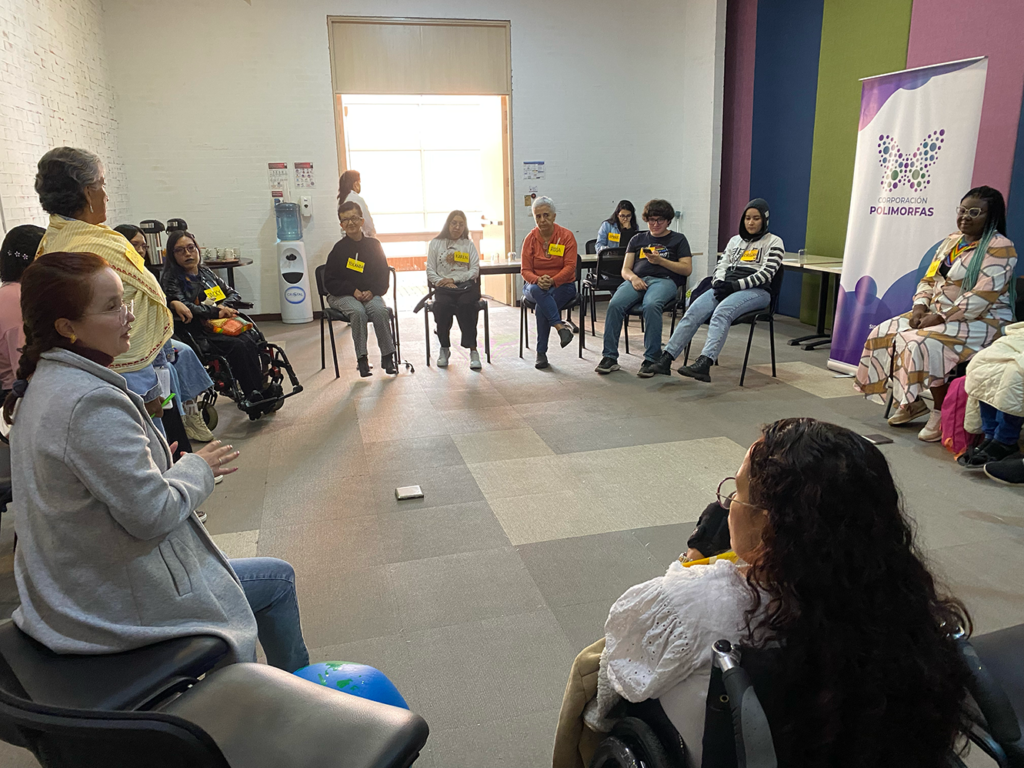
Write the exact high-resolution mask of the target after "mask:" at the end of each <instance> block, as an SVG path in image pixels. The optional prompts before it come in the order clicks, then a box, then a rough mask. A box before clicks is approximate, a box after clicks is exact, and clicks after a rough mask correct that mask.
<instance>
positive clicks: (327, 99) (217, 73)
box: [0, 0, 724, 312]
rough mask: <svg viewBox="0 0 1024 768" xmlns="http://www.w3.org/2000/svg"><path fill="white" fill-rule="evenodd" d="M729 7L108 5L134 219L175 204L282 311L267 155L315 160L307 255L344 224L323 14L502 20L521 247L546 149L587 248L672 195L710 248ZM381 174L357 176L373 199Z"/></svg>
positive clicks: (445, 1)
mask: <svg viewBox="0 0 1024 768" xmlns="http://www.w3.org/2000/svg"><path fill="white" fill-rule="evenodd" d="M0 1H2V0H0ZM723 6H724V0H686V2H683V3H676V2H669V0H636V1H635V2H631V3H625V2H622V0H560V1H559V2H551V1H550V0H304V2H301V3H295V2H280V0H252V2H251V4H249V3H247V2H241V0H218V2H209V0H163V2H159V3H157V2H152V0H104V23H105V25H106V33H107V39H108V40H109V41H110V42H111V45H110V47H109V49H108V57H109V62H110V71H111V79H112V82H113V84H114V87H115V89H116V91H117V95H118V118H119V122H120V126H119V127H120V134H119V136H120V146H121V150H122V157H123V161H124V173H125V177H126V178H127V183H128V186H129V192H130V195H129V199H130V201H131V205H130V208H129V210H128V213H129V214H130V219H131V220H132V221H138V220H140V219H144V218H150V217H152V218H157V219H161V220H166V219H167V218H169V217H171V216H181V217H184V218H185V219H186V220H187V221H188V222H189V225H190V226H191V227H192V229H193V231H195V233H196V235H197V237H198V238H199V239H200V240H201V241H202V242H203V243H205V244H208V245H215V246H218V245H219V246H226V247H240V248H242V250H243V255H245V256H252V257H254V258H256V259H257V264H256V265H254V266H253V267H250V268H247V269H242V270H239V271H238V272H236V273H235V274H236V281H237V283H238V287H239V289H240V290H241V291H242V293H243V294H244V295H246V296H247V297H251V298H252V299H253V300H254V301H256V302H257V310H256V311H259V312H276V311H278V307H279V298H278V286H277V277H276V274H275V266H276V265H275V261H276V249H275V229H274V221H273V211H272V205H271V202H270V197H269V193H268V190H267V163H268V162H271V161H285V162H288V163H289V164H291V163H293V162H295V161H302V160H309V161H312V162H313V163H314V167H315V170H316V174H317V184H318V189H317V190H316V192H315V194H314V195H313V217H312V220H311V221H309V223H308V225H306V223H305V222H304V226H305V232H304V239H305V242H306V252H307V254H308V255H309V258H310V262H311V264H312V265H316V264H320V263H322V262H323V261H324V260H325V259H326V256H327V253H328V252H329V250H330V248H331V246H332V245H333V244H334V242H335V241H336V240H337V238H338V236H339V232H338V224H337V217H336V214H335V194H336V185H337V168H338V159H337V149H336V146H337V145H336V140H335V126H334V110H333V97H332V90H331V73H330V63H329V54H328V41H327V16H328V14H331V15H359V16H405V17H434V18H492V19H510V20H511V22H512V80H513V96H512V110H513V111H512V128H513V157H512V173H513V179H514V189H513V210H514V211H515V219H516V220H515V240H516V243H517V246H516V249H517V250H518V244H519V243H521V242H522V238H523V237H524V236H525V235H526V233H527V232H528V231H529V229H530V228H531V227H532V219H531V218H530V214H529V210H528V209H527V208H525V207H524V206H523V204H522V200H523V194H525V193H526V192H527V191H528V187H529V185H530V182H524V181H523V180H522V178H521V177H522V165H521V164H522V162H523V161H524V160H544V161H546V163H547V179H546V180H545V181H542V182H539V183H535V184H536V186H538V187H539V191H540V193H541V194H547V195H550V196H551V197H552V198H554V199H555V200H556V201H557V203H558V206H559V215H558V220H559V223H560V224H562V225H564V226H566V227H569V228H570V229H572V230H573V231H574V232H576V233H577V238H578V240H579V241H580V246H581V248H582V246H583V243H584V242H585V241H586V240H589V239H590V238H593V237H595V236H596V233H597V228H598V225H599V223H600V221H601V220H602V219H604V218H605V217H607V216H608V215H609V214H610V213H611V210H612V208H613V207H614V205H615V203H616V202H617V201H618V200H619V199H620V198H623V197H625V198H629V199H631V200H633V201H634V203H636V204H637V206H638V207H639V206H642V204H643V203H644V202H645V201H646V200H648V199H650V198H652V197H665V198H667V199H669V200H670V201H672V202H673V203H674V204H675V206H676V208H678V209H680V210H682V211H683V213H684V219H683V222H684V226H683V231H684V232H685V233H686V234H687V235H688V236H689V237H690V239H691V242H692V244H693V247H694V250H704V251H705V252H707V251H708V246H709V244H710V242H711V238H710V235H709V233H712V232H716V231H717V210H718V181H717V178H718V167H719V164H720V160H719V155H720V150H719V151H716V146H718V145H717V144H716V139H715V131H716V125H717V124H718V123H720V119H721V118H720V98H717V97H716V94H718V95H719V96H720V91H721V77H720V68H721V61H722V51H723V46H724V38H723V35H722V34H721V31H722V28H723V25H724V10H723ZM115 41H120V42H117V43H115ZM122 43H123V44H122ZM716 98H717V101H716ZM716 105H717V106H716ZM108 175H109V176H114V174H113V173H110V174H108ZM385 183H387V180H384V179H368V178H367V179H364V180H363V185H364V187H363V195H364V197H366V199H367V202H368V203H369V204H370V206H371V209H372V207H373V188H374V186H375V185H379V184H385ZM697 271H698V272H700V273H703V272H704V271H705V270H703V269H700V268H699V267H698V270H697Z"/></svg>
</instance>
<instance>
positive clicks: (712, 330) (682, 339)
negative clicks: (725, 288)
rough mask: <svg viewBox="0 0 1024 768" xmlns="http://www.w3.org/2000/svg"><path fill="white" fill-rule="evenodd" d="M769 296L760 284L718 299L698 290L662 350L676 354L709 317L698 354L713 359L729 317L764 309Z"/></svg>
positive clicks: (675, 355)
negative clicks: (757, 286)
mask: <svg viewBox="0 0 1024 768" xmlns="http://www.w3.org/2000/svg"><path fill="white" fill-rule="evenodd" d="M771 301H772V296H771V294H770V293H768V291H766V290H765V289H764V288H748V289H746V290H745V291H736V293H731V294H729V295H728V296H726V297H725V298H724V299H723V300H722V301H718V299H716V298H715V294H714V293H713V292H712V291H707V292H706V293H702V294H701V295H700V296H698V297H697V300H696V301H695V302H693V303H692V304H691V305H690V307H689V309H687V310H686V314H685V315H683V319H682V320H680V321H679V325H677V326H676V330H675V333H673V334H672V338H671V339H669V340H668V344H666V345H665V351H666V352H668V353H669V354H670V355H672V359H673V360H674V359H675V358H677V357H679V356H680V355H681V354H682V353H683V350H684V349H685V348H686V345H687V344H689V343H690V339H692V338H693V334H695V333H696V332H697V329H698V328H700V326H701V323H703V322H704V321H706V320H707V319H708V318H709V317H710V318H711V323H710V324H709V325H710V327H709V328H708V338H707V341H705V342H704V349H702V350H701V352H700V353H701V354H702V355H704V357H710V358H711V359H712V360H717V359H718V355H719V354H720V353H721V351H722V347H723V346H725V337H726V336H728V335H729V328H730V327H731V326H732V321H733V320H735V319H736V318H737V317H739V316H740V315H745V314H746V313H747V312H753V311H754V310H757V309H764V308H765V307H767V306H768V305H769V304H771Z"/></svg>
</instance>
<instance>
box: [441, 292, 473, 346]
mask: <svg viewBox="0 0 1024 768" xmlns="http://www.w3.org/2000/svg"><path fill="white" fill-rule="evenodd" d="M479 314H480V285H479V284H478V283H476V282H474V283H473V284H472V285H470V286H469V287H468V288H466V289H464V290H453V289H450V288H437V289H435V293H434V320H436V321H437V340H438V341H439V342H440V343H441V346H442V347H450V346H451V345H452V344H451V336H450V333H451V329H452V318H453V317H457V318H458V319H459V328H460V329H461V330H462V346H464V347H466V348H467V349H473V348H474V347H476V321H477V317H478V316H479Z"/></svg>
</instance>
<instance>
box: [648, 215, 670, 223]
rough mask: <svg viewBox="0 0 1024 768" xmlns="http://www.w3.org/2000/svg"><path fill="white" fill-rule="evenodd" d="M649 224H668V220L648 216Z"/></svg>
mask: <svg viewBox="0 0 1024 768" xmlns="http://www.w3.org/2000/svg"><path fill="white" fill-rule="evenodd" d="M647 223H648V224H667V223H668V219H663V218H661V216H648V217H647Z"/></svg>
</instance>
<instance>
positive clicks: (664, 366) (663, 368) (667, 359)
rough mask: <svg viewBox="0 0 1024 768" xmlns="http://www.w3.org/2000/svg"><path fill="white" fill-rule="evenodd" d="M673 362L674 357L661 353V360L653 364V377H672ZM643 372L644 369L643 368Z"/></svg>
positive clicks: (651, 369)
mask: <svg viewBox="0 0 1024 768" xmlns="http://www.w3.org/2000/svg"><path fill="white" fill-rule="evenodd" d="M672 360H673V357H672V355H670V354H669V353H668V352H662V353H661V359H660V360H659V361H658V362H656V363H651V367H650V371H651V375H652V376H654V375H655V374H658V375H659V376H671V375H672ZM641 370H642V367H641Z"/></svg>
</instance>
